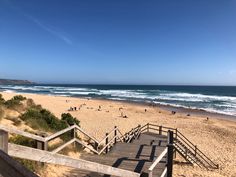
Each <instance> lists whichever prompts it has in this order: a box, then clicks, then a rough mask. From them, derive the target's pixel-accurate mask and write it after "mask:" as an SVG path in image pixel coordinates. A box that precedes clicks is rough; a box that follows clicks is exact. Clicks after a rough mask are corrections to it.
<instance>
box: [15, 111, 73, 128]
mask: <svg viewBox="0 0 236 177" xmlns="http://www.w3.org/2000/svg"><path fill="white" fill-rule="evenodd" d="M20 118H21V119H22V120H23V121H25V122H26V123H27V124H28V125H30V126H31V127H32V128H34V129H38V130H49V131H53V132H54V131H59V130H62V129H64V128H66V127H68V125H67V124H66V122H65V121H62V120H59V119H58V118H57V117H56V116H55V115H53V114H52V113H51V112H50V111H48V110H46V109H41V110H38V109H32V108H30V109H28V110H27V111H26V112H25V113H24V114H22V115H21V116H20Z"/></svg>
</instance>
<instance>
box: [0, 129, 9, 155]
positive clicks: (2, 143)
mask: <svg viewBox="0 0 236 177" xmlns="http://www.w3.org/2000/svg"><path fill="white" fill-rule="evenodd" d="M0 150H2V151H4V152H6V153H7V151H8V132H6V131H4V130H0Z"/></svg>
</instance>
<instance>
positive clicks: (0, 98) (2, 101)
mask: <svg viewBox="0 0 236 177" xmlns="http://www.w3.org/2000/svg"><path fill="white" fill-rule="evenodd" d="M4 103H5V100H4V98H3V97H2V94H0V104H4Z"/></svg>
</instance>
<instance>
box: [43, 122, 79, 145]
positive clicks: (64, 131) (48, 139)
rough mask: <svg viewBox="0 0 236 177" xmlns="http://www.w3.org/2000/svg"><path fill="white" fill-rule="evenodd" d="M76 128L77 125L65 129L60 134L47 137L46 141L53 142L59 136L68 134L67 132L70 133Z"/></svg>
mask: <svg viewBox="0 0 236 177" xmlns="http://www.w3.org/2000/svg"><path fill="white" fill-rule="evenodd" d="M74 128H76V125H72V126H70V127H67V128H65V129H63V130H61V131H59V132H56V133H54V134H52V135H50V136H47V137H45V141H50V140H53V139H55V138H57V137H58V136H60V135H62V134H64V133H66V132H68V131H70V130H72V129H74Z"/></svg>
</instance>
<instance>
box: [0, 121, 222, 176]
mask: <svg viewBox="0 0 236 177" xmlns="http://www.w3.org/2000/svg"><path fill="white" fill-rule="evenodd" d="M0 132H1V134H0V136H2V139H1V137H0V140H1V141H2V142H0V149H2V150H3V151H5V152H7V151H8V148H9V155H11V156H13V157H17V158H23V159H29V160H35V161H39V162H45V163H54V164H58V165H65V166H69V167H73V168H75V170H73V171H72V172H71V175H70V176H84V177H90V176H91V177H100V176H104V174H106V175H105V176H107V175H111V176H133V177H137V176H143V177H146V176H148V177H152V176H157V177H165V176H167V177H171V176H172V164H173V151H175V152H178V153H179V154H180V155H181V156H182V157H184V158H185V159H186V161H188V162H190V163H192V164H196V165H198V166H199V167H202V168H206V169H216V168H218V167H219V166H218V165H217V164H215V163H214V162H212V161H211V159H210V158H209V157H207V156H206V155H205V154H204V153H203V152H202V151H201V150H199V148H197V146H196V145H194V144H193V143H192V142H191V141H190V140H189V139H188V138H186V137H185V136H184V135H183V134H182V133H181V132H180V131H179V130H178V129H173V128H170V127H164V126H158V125H155V124H150V123H147V124H146V125H144V126H141V125H138V126H137V127H135V128H132V129H131V130H130V131H129V132H127V133H125V134H122V133H121V132H120V130H119V129H118V128H117V127H115V128H114V129H113V130H112V131H110V132H109V133H106V135H105V137H104V138H103V139H102V140H101V141H98V140H96V139H95V138H94V137H92V136H91V135H89V134H88V133H86V132H85V131H84V130H82V129H81V128H80V127H78V126H76V125H73V126H71V127H68V128H66V129H64V130H61V131H60V132H57V133H55V134H53V135H50V136H48V137H40V136H38V135H33V134H31V133H27V132H24V131H20V130H17V129H13V128H9V127H5V126H2V125H0ZM66 132H71V136H72V137H71V140H69V141H68V142H66V143H64V144H63V145H61V146H59V147H57V148H55V149H53V150H51V152H49V151H48V147H47V145H48V142H50V141H51V140H53V139H55V138H57V137H59V136H61V135H63V134H64V133H66ZM9 133H13V134H18V135H21V136H25V137H28V138H31V139H35V140H36V141H37V145H38V144H39V145H40V146H39V147H40V148H41V150H38V149H34V148H29V147H24V146H19V145H15V144H10V143H8V134H9ZM79 133H82V134H83V135H84V136H86V137H87V138H88V139H89V141H83V140H81V139H78V138H77V137H78V135H79ZM72 143H79V144H81V145H82V146H83V147H84V148H87V149H89V150H90V151H91V152H92V153H93V154H88V153H86V154H85V153H82V154H81V159H73V158H70V157H67V156H62V155H59V154H57V153H58V152H59V151H61V150H62V149H63V148H65V147H67V146H68V145H70V144H72ZM29 152H30V154H31V156H28V155H27V153H29ZM0 174H1V173H0Z"/></svg>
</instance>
